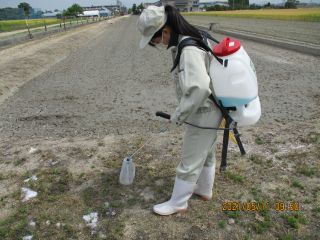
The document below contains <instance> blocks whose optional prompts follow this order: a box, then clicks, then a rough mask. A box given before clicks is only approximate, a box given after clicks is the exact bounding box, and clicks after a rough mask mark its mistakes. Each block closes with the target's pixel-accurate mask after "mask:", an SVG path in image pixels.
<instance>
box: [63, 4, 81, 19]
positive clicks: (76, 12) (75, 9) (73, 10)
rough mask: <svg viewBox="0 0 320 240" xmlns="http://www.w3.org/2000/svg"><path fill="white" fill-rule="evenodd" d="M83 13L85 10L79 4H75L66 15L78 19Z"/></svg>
mask: <svg viewBox="0 0 320 240" xmlns="http://www.w3.org/2000/svg"><path fill="white" fill-rule="evenodd" d="M82 13H83V8H82V7H81V6H80V5H79V4H76V3H75V4H73V5H72V6H71V7H69V8H68V9H67V10H66V11H65V12H64V15H65V16H74V17H78V16H79V14H82Z"/></svg>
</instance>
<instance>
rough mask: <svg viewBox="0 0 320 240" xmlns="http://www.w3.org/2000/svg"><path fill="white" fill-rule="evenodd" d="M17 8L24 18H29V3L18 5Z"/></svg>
mask: <svg viewBox="0 0 320 240" xmlns="http://www.w3.org/2000/svg"><path fill="white" fill-rule="evenodd" d="M18 8H20V9H22V10H23V12H24V16H25V17H29V16H30V12H31V9H32V7H31V6H30V5H29V3H26V2H22V3H19V5H18Z"/></svg>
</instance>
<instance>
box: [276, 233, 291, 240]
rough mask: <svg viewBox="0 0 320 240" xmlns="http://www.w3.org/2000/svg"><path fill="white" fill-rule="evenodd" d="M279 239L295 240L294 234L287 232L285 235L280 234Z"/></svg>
mask: <svg viewBox="0 0 320 240" xmlns="http://www.w3.org/2000/svg"><path fill="white" fill-rule="evenodd" d="M279 240H294V237H293V235H292V234H286V235H284V236H280V237H279Z"/></svg>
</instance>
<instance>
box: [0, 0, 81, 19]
mask: <svg viewBox="0 0 320 240" xmlns="http://www.w3.org/2000/svg"><path fill="white" fill-rule="evenodd" d="M55 12H58V10H55ZM44 13H45V12H43V11H35V10H34V9H33V8H32V6H31V5H30V4H29V3H26V2H21V3H19V4H18V6H17V8H0V20H15V19H24V18H30V17H31V18H41V17H42V15H43V14H44ZM82 13H83V8H82V7H81V6H80V5H79V4H73V5H71V6H70V7H69V8H67V9H66V10H63V11H62V13H60V14H57V17H58V18H60V17H77V16H78V15H79V14H82Z"/></svg>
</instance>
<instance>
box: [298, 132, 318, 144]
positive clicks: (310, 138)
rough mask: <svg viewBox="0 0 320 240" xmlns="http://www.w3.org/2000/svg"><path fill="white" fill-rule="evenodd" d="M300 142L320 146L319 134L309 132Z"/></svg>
mask: <svg viewBox="0 0 320 240" xmlns="http://www.w3.org/2000/svg"><path fill="white" fill-rule="evenodd" d="M302 141H303V142H305V143H313V144H320V133H317V132H310V133H309V134H308V135H307V137H304V138H303V139H302Z"/></svg>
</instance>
